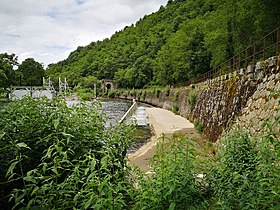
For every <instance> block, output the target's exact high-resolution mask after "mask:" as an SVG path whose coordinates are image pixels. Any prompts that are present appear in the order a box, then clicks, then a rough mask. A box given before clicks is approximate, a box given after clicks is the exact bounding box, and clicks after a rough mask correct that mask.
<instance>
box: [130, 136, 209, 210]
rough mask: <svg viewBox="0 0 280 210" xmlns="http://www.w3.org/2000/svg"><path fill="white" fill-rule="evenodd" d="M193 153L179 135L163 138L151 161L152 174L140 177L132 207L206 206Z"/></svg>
mask: <svg viewBox="0 0 280 210" xmlns="http://www.w3.org/2000/svg"><path fill="white" fill-rule="evenodd" d="M196 161H197V160H196V152H195V149H194V146H193V145H192V142H191V141H190V140H189V139H187V138H186V136H184V135H182V134H174V136H173V137H172V138H171V139H169V138H166V137H162V141H161V142H160V143H159V144H158V145H157V153H156V155H155V157H154V160H153V162H152V169H153V173H152V174H151V175H149V176H144V177H142V178H141V177H140V179H139V185H140V186H139V188H138V190H137V202H136V205H135V209H162V210H165V209H170V210H172V209H206V208H207V203H205V202H204V200H206V197H207V191H205V189H206V187H205V185H204V183H203V181H202V180H199V179H198V178H196V175H197V173H198V172H201V171H198V170H197V168H196V167H195V165H196V164H198V163H197V162H196Z"/></svg>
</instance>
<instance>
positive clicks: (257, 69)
mask: <svg viewBox="0 0 280 210" xmlns="http://www.w3.org/2000/svg"><path fill="white" fill-rule="evenodd" d="M263 67H264V64H263V62H262V61H259V62H257V63H256V68H255V71H260V70H262V69H263Z"/></svg>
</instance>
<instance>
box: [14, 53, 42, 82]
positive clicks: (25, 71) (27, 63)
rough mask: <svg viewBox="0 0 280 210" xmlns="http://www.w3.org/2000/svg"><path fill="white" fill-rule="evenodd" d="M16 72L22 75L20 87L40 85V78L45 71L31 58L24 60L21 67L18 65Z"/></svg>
mask: <svg viewBox="0 0 280 210" xmlns="http://www.w3.org/2000/svg"><path fill="white" fill-rule="evenodd" d="M18 71H20V72H21V74H22V82H21V83H22V85H30V86H40V85H42V81H43V80H42V78H43V77H44V75H45V70H44V68H43V65H42V64H40V63H38V62H37V61H35V60H34V59H33V58H27V59H25V60H24V61H23V62H22V63H21V65H19V68H18Z"/></svg>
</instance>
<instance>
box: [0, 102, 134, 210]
mask: <svg viewBox="0 0 280 210" xmlns="http://www.w3.org/2000/svg"><path fill="white" fill-rule="evenodd" d="M98 110H100V105H98V104H93V105H92V106H88V105H86V104H79V105H78V106H73V107H68V106H67V104H66V103H65V102H64V101H62V100H54V101H49V100H47V99H42V100H34V99H31V98H25V99H23V100H21V101H16V102H12V103H10V104H8V105H6V106H5V107H4V108H3V109H2V110H1V112H0V114H1V118H0V128H1V130H0V139H1V141H0V150H1V153H0V154H1V155H0V156H1V162H0V167H1V170H0V173H1V174H0V175H1V176H0V179H1V185H0V192H1V201H3V202H2V203H3V205H4V206H5V207H7V208H10V207H12V206H13V208H14V209H16V208H20V207H26V208H30V207H45V208H46V209H70V208H71V209H88V208H93V209H101V208H103V209H104V208H106V209H112V208H116V209H122V208H126V207H127V206H128V205H131V202H132V198H133V188H132V185H131V184H130V182H129V178H128V177H129V172H128V167H126V159H125V156H126V149H127V147H128V146H129V144H130V142H131V140H132V139H133V138H132V135H131V134H132V133H133V132H132V129H133V128H132V127H128V126H123V125H118V126H116V127H114V128H105V126H104V125H105V122H104V116H102V114H101V113H100V111H98ZM2 192H6V194H3V193H2ZM7 193H9V194H10V196H8V195H7ZM8 197H9V198H10V204H8V203H7V200H8V199H7V198H8Z"/></svg>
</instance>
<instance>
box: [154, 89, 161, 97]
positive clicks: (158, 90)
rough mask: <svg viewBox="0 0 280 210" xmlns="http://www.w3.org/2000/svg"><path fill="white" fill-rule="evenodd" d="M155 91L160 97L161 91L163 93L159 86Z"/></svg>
mask: <svg viewBox="0 0 280 210" xmlns="http://www.w3.org/2000/svg"><path fill="white" fill-rule="evenodd" d="M155 92H156V93H155V94H156V97H157V98H159V96H160V93H161V90H160V89H159V88H156V90H155Z"/></svg>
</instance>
